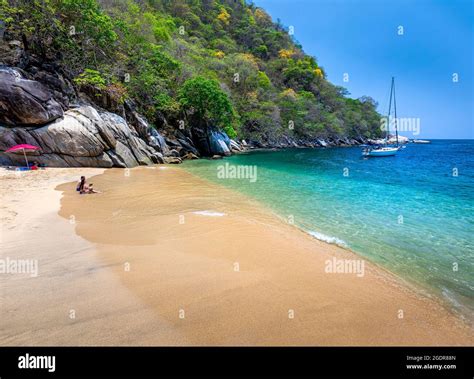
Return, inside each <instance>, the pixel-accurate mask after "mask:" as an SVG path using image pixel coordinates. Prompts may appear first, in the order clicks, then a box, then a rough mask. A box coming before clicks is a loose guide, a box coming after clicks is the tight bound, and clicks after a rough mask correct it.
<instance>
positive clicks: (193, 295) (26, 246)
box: [0, 166, 474, 345]
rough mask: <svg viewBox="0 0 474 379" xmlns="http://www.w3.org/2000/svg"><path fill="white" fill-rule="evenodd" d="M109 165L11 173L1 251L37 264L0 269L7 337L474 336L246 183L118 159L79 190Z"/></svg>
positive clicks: (185, 340)
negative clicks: (243, 191)
mask: <svg viewBox="0 0 474 379" xmlns="http://www.w3.org/2000/svg"><path fill="white" fill-rule="evenodd" d="M99 173H101V170H97V169H85V170H81V169H48V170H45V171H38V172H30V173H25V174H24V175H22V176H21V177H18V178H17V177H11V178H10V177H8V176H5V175H3V176H2V179H1V181H2V182H1V187H0V191H1V193H2V208H1V217H2V224H3V235H2V238H3V240H2V252H1V254H2V256H1V257H0V258H2V257H10V258H22V259H25V258H33V259H38V260H39V275H38V277H36V278H30V277H28V276H25V275H18V274H17V275H5V274H3V275H1V274H0V288H1V290H0V296H1V301H2V307H1V310H0V317H1V320H2V321H1V325H0V345H25V344H26V345H54V344H59V345H472V344H473V342H474V334H473V330H472V328H471V327H470V326H468V325H467V324H465V323H464V322H463V321H461V320H460V319H458V318H457V317H456V316H455V315H453V314H451V313H450V312H449V311H448V310H447V309H445V308H444V307H443V306H442V305H441V304H439V303H438V302H437V301H435V300H433V299H429V298H427V297H425V296H423V295H422V294H420V293H418V292H417V291H415V290H413V289H411V288H410V287H408V286H407V285H406V284H405V283H403V282H402V281H401V280H399V279H398V278H396V277H395V276H393V275H391V274H390V273H388V272H386V271H384V270H382V269H381V268H378V267H376V266H374V265H371V264H369V263H368V262H365V275H364V276H363V277H358V276H356V275H355V274H350V273H346V274H330V273H326V272H325V266H326V261H327V260H328V259H332V258H333V257H336V258H337V259H361V258H360V257H358V256H356V255H355V254H353V253H351V252H349V251H347V250H344V249H342V248H339V247H337V246H334V245H329V244H326V243H324V242H320V241H318V240H315V239H313V238H312V237H310V236H308V235H306V234H304V233H303V232H301V231H299V230H298V229H296V228H295V227H293V226H291V225H288V224H286V223H284V222H283V221H281V220H280V219H279V218H278V217H277V216H276V215H274V214H272V213H271V212H270V211H269V210H268V209H265V208H264V207H262V206H261V205H260V204H257V203H255V202H253V201H252V200H249V199H247V198H245V197H244V196H242V195H240V194H237V193H235V192H233V191H230V190H228V189H225V188H222V187H219V186H216V185H213V184H210V183H209V182H206V181H204V180H201V179H199V178H197V177H195V176H193V175H191V174H189V173H187V172H186V171H184V170H183V169H181V168H179V167H174V166H154V167H142V168H136V169H132V170H120V169H112V170H107V172H105V173H104V174H102V175H99V176H97V177H94V179H93V180H92V181H93V183H94V186H95V187H96V188H98V189H100V190H101V191H103V192H102V193H101V194H96V195H82V196H81V195H78V194H77V193H76V192H75V185H76V181H77V179H78V177H79V175H81V174H84V175H86V176H88V177H90V176H91V175H94V174H99ZM9 175H10V174H9ZM11 175H13V176H14V175H15V174H11ZM73 180H74V182H73V183H67V184H62V185H60V186H59V187H57V188H56V190H54V188H55V187H56V185H58V184H60V183H65V182H71V181H73ZM61 191H64V193H63V198H62V200H61V210H60V215H61V216H62V218H61V217H59V216H58V215H57V212H58V210H59V203H60V198H61ZM196 212H197V213H196ZM72 309H73V310H75V318H74V319H71V318H70V312H71V310H72ZM400 316H402V317H400Z"/></svg>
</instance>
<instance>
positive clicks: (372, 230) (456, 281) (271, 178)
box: [183, 140, 474, 319]
mask: <svg viewBox="0 0 474 379" xmlns="http://www.w3.org/2000/svg"><path fill="white" fill-rule="evenodd" d="M226 165H227V168H226ZM183 166H184V168H185V169H187V170H189V171H190V172H192V173H193V174H196V175H198V176H200V177H204V178H206V179H208V180H211V181H213V182H216V183H219V184H221V185H224V186H228V187H231V188H233V189H235V190H237V191H240V192H242V193H244V194H246V195H248V196H250V197H252V198H254V199H256V200H258V201H260V202H261V203H263V204H265V205H266V206H268V207H270V208H271V209H273V211H274V212H275V213H277V214H278V215H279V216H281V217H282V218H283V219H285V220H287V221H288V222H293V223H294V224H295V226H297V227H299V228H301V229H303V230H305V231H306V232H307V233H309V234H311V235H312V236H313V237H315V238H318V239H322V240H325V241H327V242H329V243H336V244H339V245H341V246H344V247H347V248H349V249H351V250H353V251H354V252H356V253H357V254H359V255H361V256H363V257H364V258H366V259H368V260H370V261H372V262H374V263H376V264H378V265H380V266H382V267H385V268H386V269H388V270H389V271H391V272H393V273H395V274H397V275H398V276H399V277H401V278H403V279H405V280H406V281H408V282H409V283H412V284H415V285H416V286H417V287H418V288H420V289H421V290H422V291H424V292H425V293H427V294H430V295H434V296H437V297H438V298H440V299H442V300H443V301H444V302H445V303H447V304H448V305H449V306H450V307H452V308H453V309H454V310H455V311H457V312H459V313H460V314H461V315H463V316H467V317H468V318H469V319H472V317H473V314H474V246H473V245H474V242H473V241H474V141H473V140H435V141H432V143H431V144H429V145H421V144H419V145H418V144H409V145H407V147H406V148H405V149H404V150H402V151H400V152H399V153H398V155H397V156H395V157H384V158H362V157H361V149H360V148H358V147H351V148H330V149H287V150H279V151H255V152H249V153H246V154H240V155H234V156H232V157H229V158H226V159H223V160H213V161H212V160H196V161H188V162H186V163H185V164H184V165H183ZM247 166H248V167H247ZM237 167H240V170H241V177H240V178H233V177H232V176H233V173H232V170H233V168H237ZM245 170H248V171H247V174H255V170H256V176H255V177H253V176H252V177H250V179H248V176H247V179H246V178H245V177H242V176H245V172H244V171H245Z"/></svg>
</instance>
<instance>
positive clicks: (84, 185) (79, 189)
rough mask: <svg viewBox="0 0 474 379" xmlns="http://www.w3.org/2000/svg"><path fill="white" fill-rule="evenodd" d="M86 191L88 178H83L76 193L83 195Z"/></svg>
mask: <svg viewBox="0 0 474 379" xmlns="http://www.w3.org/2000/svg"><path fill="white" fill-rule="evenodd" d="M85 189H86V177H85V176H81V180H80V181H79V182H78V183H77V187H76V191H78V192H79V193H80V194H81V195H82V194H83V193H84V192H85Z"/></svg>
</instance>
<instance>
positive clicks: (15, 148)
mask: <svg viewBox="0 0 474 379" xmlns="http://www.w3.org/2000/svg"><path fill="white" fill-rule="evenodd" d="M39 149H40V147H38V146H33V145H28V144H26V143H24V144H21V145H16V146H13V147H10V148H9V149H8V150H6V151H5V153H18V152H19V151H23V155H24V156H25V161H26V167H29V166H28V159H27V158H26V153H27V152H28V153H30V152H32V151H37V150H39Z"/></svg>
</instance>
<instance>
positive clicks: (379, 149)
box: [362, 77, 402, 157]
mask: <svg viewBox="0 0 474 379" xmlns="http://www.w3.org/2000/svg"><path fill="white" fill-rule="evenodd" d="M392 97H393V108H394V111H395V135H396V146H383V145H375V146H365V147H364V149H363V150H362V155H363V156H364V157H390V156H393V155H395V154H397V152H398V151H399V150H401V148H402V146H400V144H399V142H398V128H397V102H396V100H395V78H393V77H392V85H391V87H390V102H389V105H388V116H387V134H386V136H385V143H384V144H387V141H388V139H389V138H390V130H389V129H390V113H391V110H392Z"/></svg>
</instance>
